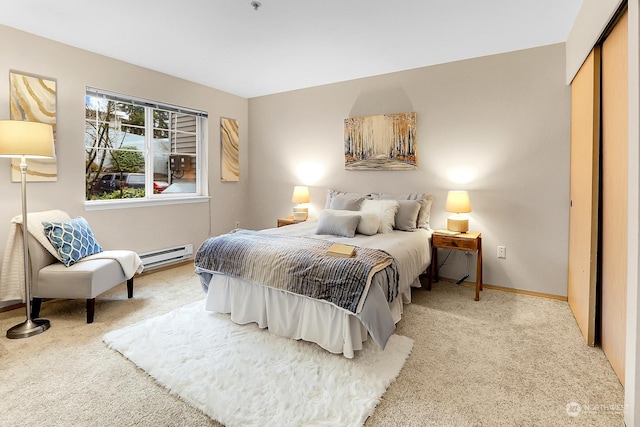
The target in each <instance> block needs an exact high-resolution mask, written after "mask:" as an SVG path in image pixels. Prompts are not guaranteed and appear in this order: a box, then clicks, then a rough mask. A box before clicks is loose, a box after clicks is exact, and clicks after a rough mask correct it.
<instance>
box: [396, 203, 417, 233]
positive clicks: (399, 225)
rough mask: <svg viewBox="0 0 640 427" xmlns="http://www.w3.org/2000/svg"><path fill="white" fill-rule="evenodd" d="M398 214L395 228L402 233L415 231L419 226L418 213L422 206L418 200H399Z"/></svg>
mask: <svg viewBox="0 0 640 427" xmlns="http://www.w3.org/2000/svg"><path fill="white" fill-rule="evenodd" d="M398 204H399V205H398V212H396V223H395V226H394V227H393V228H395V229H396V230H402V231H411V230H415V229H416V228H418V227H417V225H418V212H420V208H421V207H422V204H421V203H420V201H418V200H398Z"/></svg>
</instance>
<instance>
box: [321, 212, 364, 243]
mask: <svg viewBox="0 0 640 427" xmlns="http://www.w3.org/2000/svg"><path fill="white" fill-rule="evenodd" d="M359 222H360V215H348V216H346V215H335V214H333V213H331V212H327V211H326V210H325V211H322V213H320V216H319V217H318V228H317V229H316V234H331V235H333V236H342V237H353V236H355V235H356V228H358V223H359Z"/></svg>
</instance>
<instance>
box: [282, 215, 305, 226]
mask: <svg viewBox="0 0 640 427" xmlns="http://www.w3.org/2000/svg"><path fill="white" fill-rule="evenodd" d="M305 221H306V220H304V219H301V220H295V219H293V216H288V217H286V218H278V227H284V226H285V225H291V224H297V223H299V222H305Z"/></svg>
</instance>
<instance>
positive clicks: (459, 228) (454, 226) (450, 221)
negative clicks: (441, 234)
mask: <svg viewBox="0 0 640 427" xmlns="http://www.w3.org/2000/svg"><path fill="white" fill-rule="evenodd" d="M447 230H449V231H456V232H458V233H466V232H467V231H469V220H468V219H457V218H447Z"/></svg>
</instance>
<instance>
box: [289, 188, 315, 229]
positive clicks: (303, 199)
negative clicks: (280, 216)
mask: <svg viewBox="0 0 640 427" xmlns="http://www.w3.org/2000/svg"><path fill="white" fill-rule="evenodd" d="M291 201H292V202H293V203H297V204H298V205H297V206H296V207H294V208H293V219H294V220H296V221H304V220H306V219H307V217H308V216H309V208H308V207H306V206H303V203H309V202H310V201H311V197H309V188H308V187H303V186H299V185H296V186H295V187H293V196H291Z"/></svg>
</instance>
